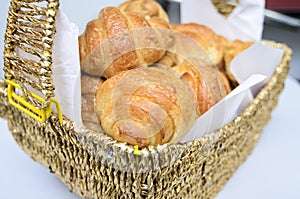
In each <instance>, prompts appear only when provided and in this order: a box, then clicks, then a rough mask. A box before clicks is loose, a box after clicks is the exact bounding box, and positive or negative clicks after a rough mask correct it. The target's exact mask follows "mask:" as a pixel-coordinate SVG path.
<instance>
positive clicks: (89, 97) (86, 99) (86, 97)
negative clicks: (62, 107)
mask: <svg viewBox="0 0 300 199" xmlns="http://www.w3.org/2000/svg"><path fill="white" fill-rule="evenodd" d="M103 82H104V80H103V79H101V78H99V77H92V76H88V75H85V74H81V118H82V121H83V124H84V125H85V126H86V127H88V128H90V129H93V130H99V129H100V126H99V122H98V119H97V116H96V113H95V108H94V105H95V95H96V91H97V89H98V87H99V86H101V84H102V83H103Z"/></svg>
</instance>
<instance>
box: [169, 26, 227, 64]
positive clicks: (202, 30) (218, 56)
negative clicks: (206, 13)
mask: <svg viewBox="0 0 300 199" xmlns="http://www.w3.org/2000/svg"><path fill="white" fill-rule="evenodd" d="M172 29H173V30H176V31H178V32H180V33H183V34H185V35H186V36H188V37H190V38H192V39H193V40H195V41H196V42H197V43H198V44H199V45H200V46H201V47H202V48H203V49H204V50H205V52H206V54H207V56H208V57H209V58H210V61H211V63H212V64H213V65H216V66H218V67H219V68H222V66H223V55H224V48H223V46H222V44H223V43H224V42H225V41H226V39H225V38H224V37H219V36H218V35H217V34H216V33H215V32H214V31H212V30H211V29H210V28H208V27H207V26H204V25H200V24H196V23H188V24H179V25H175V24H173V25H172Z"/></svg>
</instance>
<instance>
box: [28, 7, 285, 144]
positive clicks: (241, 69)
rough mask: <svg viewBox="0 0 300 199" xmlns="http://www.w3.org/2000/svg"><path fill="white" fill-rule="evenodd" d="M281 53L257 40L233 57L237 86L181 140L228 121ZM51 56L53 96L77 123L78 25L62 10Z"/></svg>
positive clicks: (245, 103) (267, 75) (269, 72)
mask: <svg viewBox="0 0 300 199" xmlns="http://www.w3.org/2000/svg"><path fill="white" fill-rule="evenodd" d="M198 13H199V12H198ZM196 22H197V21H196ZM224 34H225V33H224ZM256 38H257V37H256ZM252 39H253V38H252ZM282 55H283V50H280V49H277V48H273V47H268V46H264V45H262V44H261V43H260V42H256V43H255V44H254V45H252V46H251V47H250V48H248V49H247V50H245V51H244V52H242V53H241V54H239V55H238V56H237V57H235V58H234V59H233V61H232V65H231V71H232V73H233V75H235V77H236V79H237V80H238V82H239V83H240V86H238V87H237V88H236V89H235V90H233V91H232V92H231V93H230V94H229V95H227V96H226V97H225V98H224V99H223V100H221V101H220V102H219V103H217V104H216V105H215V106H214V107H213V108H211V109H210V110H209V111H208V112H206V113H205V114H204V115H203V116H202V117H200V118H198V119H197V120H196V122H195V124H194V126H193V127H192V129H191V130H190V132H189V133H188V134H187V135H186V136H185V137H184V139H183V140H182V141H181V142H187V141H192V140H194V139H199V138H200V137H201V136H203V135H204V134H207V133H209V132H213V131H214V130H216V129H218V128H221V127H222V126H223V125H224V124H227V123H229V122H231V121H232V120H233V119H234V118H235V117H236V116H237V115H239V114H240V113H242V111H243V110H244V109H245V108H246V107H247V106H248V105H249V104H250V103H251V101H253V97H254V96H255V95H256V94H257V92H258V91H259V90H260V89H261V88H262V87H263V86H264V85H265V83H266V81H267V80H268V79H269V78H270V76H271V75H272V74H273V72H274V70H275V68H276V67H277V66H278V64H279V63H280V60H281V58H282ZM24 56H25V57H26V55H24ZM53 60H54V62H53V81H54V84H55V86H56V90H55V98H56V99H58V100H59V102H60V104H61V108H62V111H63V114H64V115H65V116H66V117H68V118H69V119H70V120H72V121H74V122H75V124H76V126H78V127H80V126H81V124H82V120H81V88H80V63H79V52H78V28H77V26H76V25H74V24H73V23H71V22H69V21H68V19H67V17H66V15H64V14H63V13H62V12H61V11H59V12H58V15H57V33H56V35H55V40H54V48H53Z"/></svg>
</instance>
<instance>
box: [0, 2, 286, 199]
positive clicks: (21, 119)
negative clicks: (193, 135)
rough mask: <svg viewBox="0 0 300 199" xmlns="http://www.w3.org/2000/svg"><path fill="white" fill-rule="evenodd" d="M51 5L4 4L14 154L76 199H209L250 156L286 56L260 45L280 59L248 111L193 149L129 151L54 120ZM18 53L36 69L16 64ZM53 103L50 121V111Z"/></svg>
mask: <svg viewBox="0 0 300 199" xmlns="http://www.w3.org/2000/svg"><path fill="white" fill-rule="evenodd" d="M58 4H59V2H58V0H47V1H45V0H11V5H10V9H9V16H8V20H7V22H8V24H7V30H6V35H5V52H4V65H5V66H4V70H5V78H6V81H0V116H1V117H3V118H5V119H7V120H8V125H9V129H10V131H11V133H12V135H13V136H14V138H15V140H16V141H17V143H18V144H19V146H20V147H21V148H22V149H23V150H24V151H25V152H26V153H27V154H28V155H29V156H30V157H31V158H32V159H33V160H35V161H37V162H39V163H41V164H42V165H44V166H45V167H46V168H49V170H50V171H51V172H52V173H54V174H55V175H56V176H58V177H59V178H60V179H61V180H62V181H63V182H64V183H65V184H66V185H67V186H68V187H69V189H70V190H71V191H72V192H74V193H76V194H78V195H80V196H82V197H84V198H213V197H214V196H215V195H216V194H217V193H218V192H219V191H220V190H221V189H222V187H223V186H224V185H225V183H226V182H227V180H228V179H229V178H230V177H231V176H232V175H233V173H234V172H235V171H236V169H237V168H238V167H239V165H240V164H241V163H242V162H243V161H245V159H246V158H247V156H248V155H249V154H250V153H251V152H252V150H253V148H254V146H255V144H256V143H257V141H258V139H259V137H260V135H261V132H262V130H263V128H264V126H265V125H266V124H267V122H268V121H269V120H270V117H271V112H272V110H273V108H274V107H275V106H276V104H277V101H278V97H279V94H280V93H281V91H282V90H283V87H284V81H285V78H286V76H287V74H288V68H289V66H288V65H289V61H290V59H291V50H290V49H289V48H288V47H287V46H285V45H283V44H278V43H275V42H264V43H265V44H266V45H270V46H273V47H276V48H281V49H284V51H285V54H284V57H283V59H282V61H281V64H280V65H279V66H278V67H277V69H276V71H275V73H274V74H273V76H272V77H271V79H270V80H269V82H268V83H267V85H266V86H265V87H264V88H263V89H262V90H261V91H260V93H259V94H258V95H257V97H256V98H255V99H254V101H253V102H252V104H251V105H250V106H249V107H247V109H246V110H245V111H244V112H243V113H242V114H241V115H240V116H238V117H236V118H235V119H234V121H233V122H231V123H230V124H228V125H226V126H224V127H223V128H221V129H219V130H217V131H216V132H214V133H212V134H210V135H206V136H204V137H203V138H201V139H199V140H196V141H193V142H189V143H185V144H177V145H163V146H159V147H156V148H154V147H149V148H146V149H143V150H137V149H135V148H133V147H131V146H128V145H126V144H124V143H118V142H116V141H114V140H112V139H111V138H109V137H107V136H105V135H103V134H99V133H96V132H93V131H90V130H88V129H85V130H84V131H80V132H77V131H76V130H75V128H74V123H73V122H72V121H70V120H68V119H67V118H65V117H62V116H61V115H60V110H59V102H57V101H56V100H55V99H54V92H53V91H54V85H53V84H52V68H51V66H52V58H51V54H52V45H53V36H54V34H55V15H56V11H57V9H58ZM18 49H22V50H23V51H25V52H27V53H29V54H31V55H34V56H35V57H36V58H38V59H37V61H33V60H27V59H24V58H22V57H19V56H18V55H17V54H16V51H17V50H18ZM262 67H263V66H262ZM56 86H59V85H56ZM33 89H34V90H35V91H36V92H38V93H39V95H38V96H37V95H34V94H32V90H33ZM17 90H19V91H22V93H21V94H20V93H19V94H17V93H16V92H17ZM41 96H42V97H41ZM53 103H54V104H55V105H56V106H57V109H58V114H55V113H52V111H51V110H52V108H51V105H52V104H53Z"/></svg>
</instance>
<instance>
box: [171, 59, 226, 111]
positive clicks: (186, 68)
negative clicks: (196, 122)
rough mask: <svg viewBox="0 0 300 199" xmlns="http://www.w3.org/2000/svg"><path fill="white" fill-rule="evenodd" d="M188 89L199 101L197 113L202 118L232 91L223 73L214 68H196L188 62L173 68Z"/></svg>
mask: <svg viewBox="0 0 300 199" xmlns="http://www.w3.org/2000/svg"><path fill="white" fill-rule="evenodd" d="M172 70H175V71H176V72H177V73H178V74H179V76H180V78H181V80H182V81H183V82H184V83H185V84H186V86H187V88H188V89H189V90H190V91H191V92H192V93H193V95H194V98H195V99H196V101H197V106H198V109H197V113H198V116H201V115H202V114H204V113H205V112H206V111H208V110H209V109H210V108H211V107H212V106H213V105H215V104H216V103H217V102H218V101H220V100H221V99H222V98H223V97H225V95H226V94H228V93H229V92H230V91H229V89H230V87H229V88H228V85H227V83H228V80H227V82H226V79H223V78H226V77H222V76H221V72H219V71H218V70H217V69H214V68H196V67H194V66H193V65H191V64H189V63H188V62H186V61H185V62H183V63H182V64H180V65H176V66H174V67H172ZM213 88H215V89H213Z"/></svg>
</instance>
